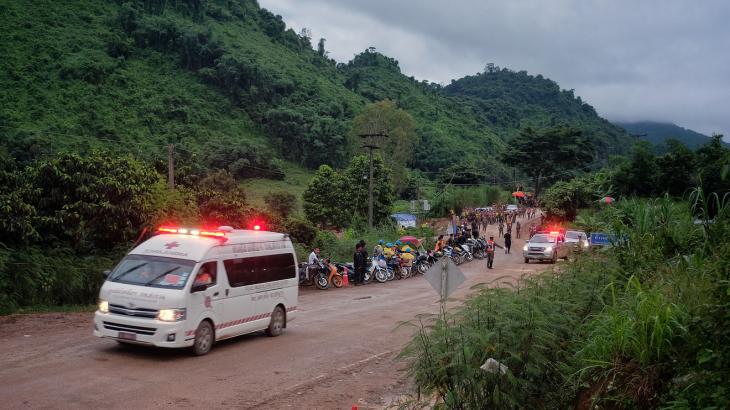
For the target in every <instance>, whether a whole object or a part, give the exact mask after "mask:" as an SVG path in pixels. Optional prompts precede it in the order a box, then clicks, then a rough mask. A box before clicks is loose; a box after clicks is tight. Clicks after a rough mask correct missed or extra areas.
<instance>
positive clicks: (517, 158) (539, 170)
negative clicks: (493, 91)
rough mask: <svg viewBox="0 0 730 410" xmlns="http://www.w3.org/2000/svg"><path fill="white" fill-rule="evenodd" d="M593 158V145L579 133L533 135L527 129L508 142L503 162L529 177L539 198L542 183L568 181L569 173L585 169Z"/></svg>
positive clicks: (561, 129)
mask: <svg viewBox="0 0 730 410" xmlns="http://www.w3.org/2000/svg"><path fill="white" fill-rule="evenodd" d="M595 154H596V150H595V146H594V145H593V142H592V141H591V140H590V139H588V138H587V137H585V136H584V135H583V133H582V131H581V130H578V129H575V128H567V127H564V126H559V127H554V128H550V129H547V130H544V131H536V130H534V129H533V128H530V127H527V128H525V129H523V130H521V131H520V134H519V135H517V136H516V137H514V138H513V139H512V140H511V141H509V142H508V144H507V150H506V151H505V152H504V153H503V154H502V160H503V161H504V162H506V163H507V164H508V165H511V166H513V167H515V168H518V169H520V170H521V171H522V172H524V173H525V174H527V175H528V176H530V177H531V178H532V179H533V181H534V186H535V196H538V195H539V194H540V187H541V183H542V180H543V179H544V180H546V181H548V182H550V181H555V180H559V179H563V178H565V177H569V176H570V174H571V171H576V170H581V169H585V168H586V166H587V165H588V164H590V163H591V161H592V160H593V159H594V157H595Z"/></svg>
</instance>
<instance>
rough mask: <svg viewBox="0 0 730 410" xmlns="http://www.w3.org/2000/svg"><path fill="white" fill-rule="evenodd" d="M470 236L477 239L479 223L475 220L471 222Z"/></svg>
mask: <svg viewBox="0 0 730 410" xmlns="http://www.w3.org/2000/svg"><path fill="white" fill-rule="evenodd" d="M471 234H472V235H473V236H474V239H478V238H479V223H478V222H477V219H476V218H474V220H473V221H471Z"/></svg>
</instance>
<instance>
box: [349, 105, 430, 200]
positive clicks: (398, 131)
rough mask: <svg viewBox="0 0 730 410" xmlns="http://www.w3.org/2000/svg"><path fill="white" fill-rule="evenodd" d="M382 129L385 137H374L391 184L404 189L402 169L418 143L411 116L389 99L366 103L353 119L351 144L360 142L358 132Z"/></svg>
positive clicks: (370, 132)
mask: <svg viewBox="0 0 730 410" xmlns="http://www.w3.org/2000/svg"><path fill="white" fill-rule="evenodd" d="M380 132H383V133H385V134H386V135H387V136H388V137H387V138H375V139H374V141H372V142H374V143H375V144H376V145H378V146H379V147H380V152H381V155H382V158H383V161H384V162H385V165H386V167H388V168H389V169H390V170H391V171H392V176H393V185H394V186H395V188H396V190H397V191H398V192H401V191H402V190H403V189H404V179H405V172H406V171H405V169H406V166H408V165H409V164H410V163H411V161H412V159H413V153H414V151H415V145H416V144H417V143H418V136H417V135H416V125H415V122H414V121H413V117H411V115H410V114H408V113H407V112H406V111H404V110H402V109H400V108H398V107H397V106H396V104H395V103H394V102H393V101H391V100H383V101H379V102H376V103H372V104H368V105H366V106H365V108H363V110H362V112H361V113H360V114H359V115H358V116H357V117H355V119H353V120H352V129H351V131H350V141H351V145H352V146H353V147H359V146H361V145H362V142H363V141H362V138H360V136H359V135H361V134H377V133H380Z"/></svg>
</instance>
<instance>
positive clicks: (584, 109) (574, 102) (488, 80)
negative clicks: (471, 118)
mask: <svg viewBox="0 0 730 410" xmlns="http://www.w3.org/2000/svg"><path fill="white" fill-rule="evenodd" d="M444 93H445V94H446V95H449V96H452V97H454V98H456V99H457V101H459V102H460V103H461V104H462V105H468V106H470V107H472V108H473V110H474V112H475V113H476V114H477V115H478V116H480V117H482V118H484V119H486V120H487V122H488V124H489V127H490V129H492V130H494V132H495V133H497V134H498V135H500V136H501V137H502V138H506V137H508V136H511V135H514V134H515V133H516V131H517V130H519V129H520V128H524V127H528V126H529V127H533V128H537V129H539V128H543V127H552V126H555V125H560V124H564V125H568V126H574V127H577V128H580V129H581V130H583V132H584V134H586V135H588V136H590V137H591V138H592V139H593V141H594V142H595V143H596V146H597V150H598V154H599V156H600V157H602V158H606V157H607V156H608V155H610V154H618V153H623V152H625V149H626V148H627V146H628V145H629V144H627V142H630V141H629V138H628V135H627V133H626V132H625V131H624V130H623V129H621V128H619V127H616V126H614V125H613V124H611V123H610V122H608V121H607V120H605V119H603V118H601V117H599V116H598V114H597V113H596V110H595V109H594V108H593V107H592V106H591V105H589V104H588V103H586V102H584V101H583V100H582V99H581V98H580V97H576V96H575V95H574V93H573V90H561V89H560V86H559V85H558V84H557V83H556V82H555V81H552V80H550V79H547V78H544V77H543V76H542V75H537V76H532V75H529V74H527V72H526V71H519V72H515V71H512V70H509V69H506V68H501V69H500V68H499V67H496V66H494V65H492V64H489V65H488V66H487V69H486V70H485V72H483V73H478V74H476V75H473V76H466V77H463V78H461V79H459V80H455V81H452V82H451V84H449V85H448V86H446V87H445V88H444Z"/></svg>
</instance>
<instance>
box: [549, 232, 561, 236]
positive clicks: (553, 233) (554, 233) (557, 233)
mask: <svg viewBox="0 0 730 410" xmlns="http://www.w3.org/2000/svg"><path fill="white" fill-rule="evenodd" d="M550 235H560V232H558V231H550Z"/></svg>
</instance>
